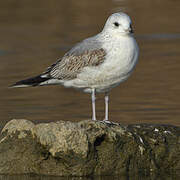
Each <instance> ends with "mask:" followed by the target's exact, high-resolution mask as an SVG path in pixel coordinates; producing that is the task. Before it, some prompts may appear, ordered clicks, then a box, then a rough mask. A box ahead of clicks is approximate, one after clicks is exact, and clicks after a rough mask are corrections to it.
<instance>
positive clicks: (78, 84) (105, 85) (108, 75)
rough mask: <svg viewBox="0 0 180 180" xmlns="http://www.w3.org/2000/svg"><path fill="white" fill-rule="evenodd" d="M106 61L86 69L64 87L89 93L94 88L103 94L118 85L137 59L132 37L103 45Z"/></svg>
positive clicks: (126, 76)
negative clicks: (80, 89) (72, 87)
mask: <svg viewBox="0 0 180 180" xmlns="http://www.w3.org/2000/svg"><path fill="white" fill-rule="evenodd" d="M103 48H104V49H105V50H106V52H107V55H106V59H105V61H104V62H103V64H101V65H100V66H98V67H86V68H84V70H83V72H82V73H80V74H79V75H78V77H77V78H76V79H74V80H72V81H71V82H66V83H65V84H64V85H65V86H68V85H69V86H74V87H75V88H82V89H83V90H84V91H85V92H90V91H91V88H96V91H97V92H105V91H108V90H110V89H111V88H113V87H115V86H117V85H119V84H120V83H121V82H122V81H124V80H126V79H127V78H128V77H129V75H130V74H131V72H132V70H133V69H134V66H135V64H136V62H137V59H138V46H137V43H136V41H135V39H134V38H133V37H128V36H124V37H121V38H120V39H119V40H118V39H114V41H112V39H111V41H109V42H108V41H106V42H105V43H103Z"/></svg>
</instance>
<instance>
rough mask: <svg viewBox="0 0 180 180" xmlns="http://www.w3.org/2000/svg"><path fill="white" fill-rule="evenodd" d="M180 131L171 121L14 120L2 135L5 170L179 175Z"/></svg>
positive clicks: (0, 157)
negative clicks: (159, 122)
mask: <svg viewBox="0 0 180 180" xmlns="http://www.w3.org/2000/svg"><path fill="white" fill-rule="evenodd" d="M179 135H180V128H179V127H175V126H171V125H148V124H139V125H129V126H122V125H118V124H117V125H115V124H105V123H102V122H99V121H91V120H86V121H81V122H78V123H75V122H67V121H58V122H51V123H40V124H36V125H35V124H33V123H32V122H31V121H28V120H23V119H19V120H11V121H10V122H8V123H7V124H6V125H5V127H4V128H3V130H2V132H1V136H0V174H25V173H35V174H47V175H58V176H89V175H91V176H92V175H118V174H123V175H128V176H129V175H133V174H139V173H140V174H143V175H151V174H154V173H167V174H174V173H175V174H176V173H177V172H178V170H179V169H180V159H179V157H180V145H179V143H180V138H179Z"/></svg>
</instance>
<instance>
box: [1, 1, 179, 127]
mask: <svg viewBox="0 0 180 180" xmlns="http://www.w3.org/2000/svg"><path fill="white" fill-rule="evenodd" d="M179 7H180V2H179V1H175V0H174V1H172V0H159V1H157V0H151V1H149V2H144V1H143V0H136V2H132V1H130V0H111V1H110V0H109V1H102V0H101V1H84V0H79V1H66V0H61V1H58V0H54V1H43V0H39V1H36V2H32V1H30V0H27V1H16V0H14V1H13V0H8V1H1V2H0V27H1V28H0V35H1V41H0V59H1V60H0V77H1V79H0V94H1V97H0V121H1V127H2V126H3V125H4V124H5V123H6V122H7V121H9V120H10V119H12V118H27V119H29V120H33V121H35V122H48V121H57V120H70V121H80V120H84V119H88V118H91V100H90V95H89V94H84V93H81V92H78V91H76V90H74V89H65V88H64V87H62V86H49V87H37V88H27V89H8V88H7V87H8V85H10V84H12V83H14V82H16V81H18V80H21V79H24V78H27V77H30V76H34V75H37V74H39V73H41V72H43V71H44V70H45V69H46V68H47V67H48V66H49V65H51V64H52V63H54V62H55V61H56V60H57V58H59V57H61V56H63V54H64V53H65V52H66V51H67V50H68V49H70V48H71V47H72V46H73V44H74V43H76V42H78V41H81V40H82V39H84V38H86V37H89V36H92V35H94V34H96V33H98V32H99V31H101V29H102V27H103V25H104V23H105V20H106V18H107V17H108V16H109V14H111V13H112V12H116V11H124V12H127V13H128V14H129V15H130V16H131V17H132V20H133V22H134V29H135V36H136V39H137V41H138V44H139V46H140V58H139V63H138V65H137V67H136V69H135V71H134V73H133V74H132V76H131V77H130V78H129V79H128V80H127V81H126V82H124V83H122V84H121V85H120V86H119V87H117V88H114V89H113V90H112V91H111V94H110V119H111V120H113V121H117V122H121V123H124V124H127V123H144V122H145V123H168V124H174V125H180V111H179V107H180V81H179V77H180V24H179V23H178V19H179V17H180V11H179ZM97 115H98V119H103V117H104V99H103V94H102V95H101V94H100V95H98V99H97Z"/></svg>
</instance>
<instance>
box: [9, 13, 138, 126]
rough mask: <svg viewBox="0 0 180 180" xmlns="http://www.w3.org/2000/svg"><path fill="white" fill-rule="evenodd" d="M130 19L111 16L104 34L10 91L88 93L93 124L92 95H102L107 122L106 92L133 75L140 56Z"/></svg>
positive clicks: (77, 46)
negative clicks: (57, 87) (58, 88)
mask: <svg viewBox="0 0 180 180" xmlns="http://www.w3.org/2000/svg"><path fill="white" fill-rule="evenodd" d="M131 24H132V23H131V19H130V17H129V16H128V15H127V14H125V13H122V12H118V13H114V14H112V15H111V16H110V17H109V18H108V19H107V21H106V23H105V25H104V28H103V30H102V31H101V32H100V33H99V34H97V35H95V36H93V37H90V38H87V39H85V40H83V41H81V42H80V43H77V44H76V45H75V46H74V47H73V48H72V49H71V50H70V51H68V52H67V53H66V54H65V55H64V56H63V57H62V58H60V59H58V61H57V62H55V63H54V64H52V65H51V66H50V67H49V68H47V70H46V71H45V72H43V73H42V74H40V75H38V76H35V77H32V78H28V79H25V80H21V81H18V82H17V83H15V84H13V85H12V87H29V86H44V85H52V84H53V85H57V84H60V85H64V86H65V87H73V88H76V89H79V90H82V91H83V92H86V93H91V99H92V120H96V110H95V100H96V98H95V94H96V93H105V118H104V120H103V122H106V123H110V121H109V118H108V101H109V96H108V93H109V91H110V90H111V89H112V88H113V87H116V86H118V85H119V84H120V83H121V82H123V81H125V80H126V79H127V78H128V77H129V75H130V74H131V73H132V71H133V69H134V67H135V65H136V63H137V60H138V54H139V48H138V45H137V43H136V40H135V38H134V35H133V29H132V25H131Z"/></svg>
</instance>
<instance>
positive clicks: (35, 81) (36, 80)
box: [9, 75, 50, 88]
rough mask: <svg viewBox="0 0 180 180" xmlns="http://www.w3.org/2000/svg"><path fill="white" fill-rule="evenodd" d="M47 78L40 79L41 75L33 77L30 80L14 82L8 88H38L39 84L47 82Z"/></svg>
mask: <svg viewBox="0 0 180 180" xmlns="http://www.w3.org/2000/svg"><path fill="white" fill-rule="evenodd" d="M49 79H50V78H48V77H42V76H41V75H39V76H35V77H32V78H28V79H24V80H21V81H18V82H16V83H15V84H12V85H10V86H9V88H16V87H30V86H38V85H39V84H40V83H42V82H44V81H47V80H49Z"/></svg>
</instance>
